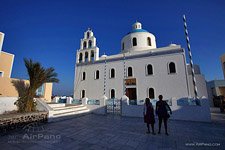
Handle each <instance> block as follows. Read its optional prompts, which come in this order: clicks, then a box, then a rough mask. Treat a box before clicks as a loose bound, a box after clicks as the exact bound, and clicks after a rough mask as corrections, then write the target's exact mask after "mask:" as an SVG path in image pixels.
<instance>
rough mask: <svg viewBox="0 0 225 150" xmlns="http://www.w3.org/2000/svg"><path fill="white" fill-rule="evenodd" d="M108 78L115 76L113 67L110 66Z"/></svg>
mask: <svg viewBox="0 0 225 150" xmlns="http://www.w3.org/2000/svg"><path fill="white" fill-rule="evenodd" d="M110 78H115V69H114V68H112V69H111V70H110Z"/></svg>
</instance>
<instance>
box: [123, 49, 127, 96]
mask: <svg viewBox="0 0 225 150" xmlns="http://www.w3.org/2000/svg"><path fill="white" fill-rule="evenodd" d="M125 60H126V56H125V53H123V76H124V77H123V80H124V81H123V92H124V95H126V80H125V79H126V61H125Z"/></svg>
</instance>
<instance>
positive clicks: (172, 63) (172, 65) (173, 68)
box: [169, 62, 176, 73]
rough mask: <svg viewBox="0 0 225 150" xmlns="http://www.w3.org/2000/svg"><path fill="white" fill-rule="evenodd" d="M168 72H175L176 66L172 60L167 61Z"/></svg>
mask: <svg viewBox="0 0 225 150" xmlns="http://www.w3.org/2000/svg"><path fill="white" fill-rule="evenodd" d="M169 73H176V66H175V63H174V62H170V63H169Z"/></svg>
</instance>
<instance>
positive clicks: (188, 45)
mask: <svg viewBox="0 0 225 150" xmlns="http://www.w3.org/2000/svg"><path fill="white" fill-rule="evenodd" d="M183 21H184V30H185V36H186V42H187V48H188V54H189V59H190V66H191V75H192V82H193V86H194V98H195V100H197V99H198V89H197V86H196V79H195V71H194V64H193V60H192V54H191V45H190V39H189V36H188V30H187V23H186V17H185V15H183ZM197 104H198V103H197Z"/></svg>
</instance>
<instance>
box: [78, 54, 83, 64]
mask: <svg viewBox="0 0 225 150" xmlns="http://www.w3.org/2000/svg"><path fill="white" fill-rule="evenodd" d="M82 59H83V54H82V53H80V55H79V63H81V62H82Z"/></svg>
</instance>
